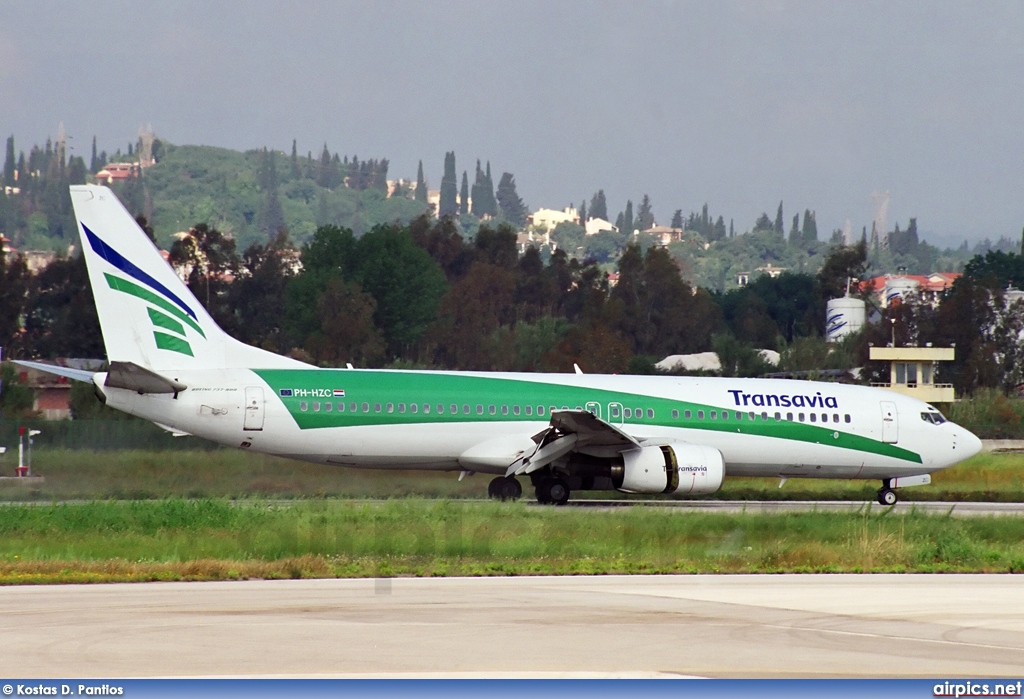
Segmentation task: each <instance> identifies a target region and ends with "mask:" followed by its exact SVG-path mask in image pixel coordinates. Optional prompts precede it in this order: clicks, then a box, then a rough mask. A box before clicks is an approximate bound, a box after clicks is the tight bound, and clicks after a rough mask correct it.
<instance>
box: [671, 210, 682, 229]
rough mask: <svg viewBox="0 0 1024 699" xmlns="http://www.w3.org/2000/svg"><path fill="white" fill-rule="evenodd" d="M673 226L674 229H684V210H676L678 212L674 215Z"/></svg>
mask: <svg viewBox="0 0 1024 699" xmlns="http://www.w3.org/2000/svg"><path fill="white" fill-rule="evenodd" d="M671 226H672V228H682V227H683V210H682V209H676V212H675V213H674V214H672V223H671Z"/></svg>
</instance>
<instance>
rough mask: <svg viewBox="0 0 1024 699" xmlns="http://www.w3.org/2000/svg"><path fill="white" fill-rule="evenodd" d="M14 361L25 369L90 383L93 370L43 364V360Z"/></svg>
mask: <svg viewBox="0 0 1024 699" xmlns="http://www.w3.org/2000/svg"><path fill="white" fill-rule="evenodd" d="M14 363H15V364H17V365H18V366H23V367H25V368H26V369H35V370H36V371H45V372H46V373H47V374H54V375H55V376H63V377H64V378H67V379H72V380H74V381H84V382H85V383H92V377H93V374H95V373H96V372H94V371H85V370H84V369H71V368H68V367H66V366H57V365H56V364H44V363H43V362H25V361H22V360H20V359H15V360H14Z"/></svg>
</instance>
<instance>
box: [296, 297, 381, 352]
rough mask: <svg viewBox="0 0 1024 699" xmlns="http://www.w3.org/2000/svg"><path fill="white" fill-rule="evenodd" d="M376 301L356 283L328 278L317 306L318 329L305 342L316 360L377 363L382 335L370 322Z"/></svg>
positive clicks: (375, 308) (371, 321)
mask: <svg viewBox="0 0 1024 699" xmlns="http://www.w3.org/2000/svg"><path fill="white" fill-rule="evenodd" d="M376 310H377V303H376V301H374V298H373V296H372V295H370V294H368V293H366V292H365V291H363V289H362V287H361V286H360V285H359V283H358V282H345V281H343V280H341V279H337V278H335V279H331V280H330V281H328V282H327V287H326V288H325V289H324V292H323V294H321V295H320V298H319V300H318V301H317V305H316V314H317V318H318V319H319V321H320V328H319V332H318V333H317V334H315V335H313V336H312V337H310V338H309V339H308V340H307V341H306V347H307V349H308V350H309V352H310V354H312V356H313V358H314V359H315V360H316V361H317V362H318V363H325V364H328V365H333V366H340V365H342V364H343V363H345V362H352V363H356V364H363V365H366V364H369V365H371V366H373V365H377V364H379V363H380V362H381V360H382V358H383V355H384V337H383V335H381V332H380V330H379V329H378V328H377V326H376V325H375V324H374V322H373V316H374V313H375V312H376Z"/></svg>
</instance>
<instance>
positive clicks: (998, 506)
mask: <svg viewBox="0 0 1024 699" xmlns="http://www.w3.org/2000/svg"><path fill="white" fill-rule="evenodd" d="M567 505H569V506H572V507H586V508H594V509H597V510H601V509H604V510H614V509H619V508H623V507H661V508H666V509H670V510H677V511H680V512H720V513H725V514H740V513H743V512H749V513H752V514H753V513H757V514H775V513H783V512H864V511H867V510H868V509H869V508H870V510H871V511H872V512H875V513H880V512H888V511H889V510H890V509H891V510H892V513H893V514H897V515H906V514H911V513H914V512H923V513H925V514H932V515H949V516H951V517H987V516H1004V515H1005V516H1017V517H1019V516H1021V515H1024V502H940V501H936V500H918V501H912V502H899V503H897V504H896V505H893V506H892V507H891V508H890V507H886V506H885V505H879V504H878V503H876V502H863V501H860V500H583V499H581V500H570V501H569V502H568V503H567ZM538 507H546V505H538Z"/></svg>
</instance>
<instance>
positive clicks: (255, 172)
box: [116, 145, 427, 249]
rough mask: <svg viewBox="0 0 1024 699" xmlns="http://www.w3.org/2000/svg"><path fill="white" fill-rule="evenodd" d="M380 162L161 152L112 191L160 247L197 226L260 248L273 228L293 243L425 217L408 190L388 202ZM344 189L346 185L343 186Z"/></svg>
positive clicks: (190, 149)
mask: <svg viewBox="0 0 1024 699" xmlns="http://www.w3.org/2000/svg"><path fill="white" fill-rule="evenodd" d="M387 167H388V162H387V160H366V161H362V162H360V161H359V160H358V158H356V157H353V158H352V159H351V160H350V159H349V158H348V156H345V157H344V158H339V156H338V155H337V154H329V153H327V152H326V148H325V152H324V153H322V154H321V157H320V158H314V157H312V156H311V154H306V155H304V156H299V155H298V154H297V153H296V152H295V151H294V149H293V151H292V155H291V156H288V155H286V154H282V153H280V152H274V151H268V150H258V151H248V152H246V153H240V152H238V151H233V150H228V149H226V148H214V147H211V146H171V145H167V146H165V147H164V149H163V153H162V154H161V157H160V159H159V161H158V162H157V163H156V164H155V165H152V166H151V167H148V168H146V169H145V170H144V171H143V174H142V176H141V177H140V178H139V180H138V181H132V180H128V181H125V182H124V183H123V184H121V185H119V186H117V187H116V189H118V190H119V191H118V194H119V195H122V199H123V200H124V201H125V204H126V205H127V206H128V207H129V208H130V209H133V211H132V213H135V214H143V215H145V216H146V217H147V218H148V219H149V220H150V221H151V222H152V225H153V228H154V229H155V230H156V232H157V235H158V236H160V238H161V243H164V244H166V243H167V242H168V241H167V240H166V238H167V237H168V236H170V235H171V234H172V233H174V232H176V231H184V230H188V229H189V228H190V227H191V226H193V225H195V224H196V223H197V222H204V223H207V224H209V225H211V226H214V227H216V228H218V229H220V230H221V231H223V232H225V233H230V234H231V235H232V236H234V238H235V239H236V241H238V247H239V249H245V248H246V247H247V246H248V245H249V244H250V243H254V242H259V243H263V242H265V241H266V240H268V239H269V238H270V237H271V234H272V233H273V232H276V231H277V230H278V229H280V228H287V229H288V231H289V232H290V233H291V235H292V238H293V239H295V240H296V241H298V242H304V241H305V240H307V239H309V238H310V237H311V236H312V235H313V232H314V231H315V230H316V228H317V226H322V225H328V224H334V225H338V226H341V227H343V228H349V229H351V230H352V231H353V232H355V233H356V235H360V234H362V233H363V232H365V231H367V230H369V229H370V228H372V227H373V226H375V225H377V224H380V223H392V222H394V221H402V222H405V221H409V220H411V219H413V218H415V217H416V216H419V215H420V214H422V213H423V212H424V211H426V208H427V207H426V204H425V203H421V202H417V201H414V200H413V199H412V190H411V189H408V188H403V189H402V190H401V192H400V193H399V195H397V196H392V197H389V196H388V185H387ZM346 181H347V182H348V186H345V182H346Z"/></svg>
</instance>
